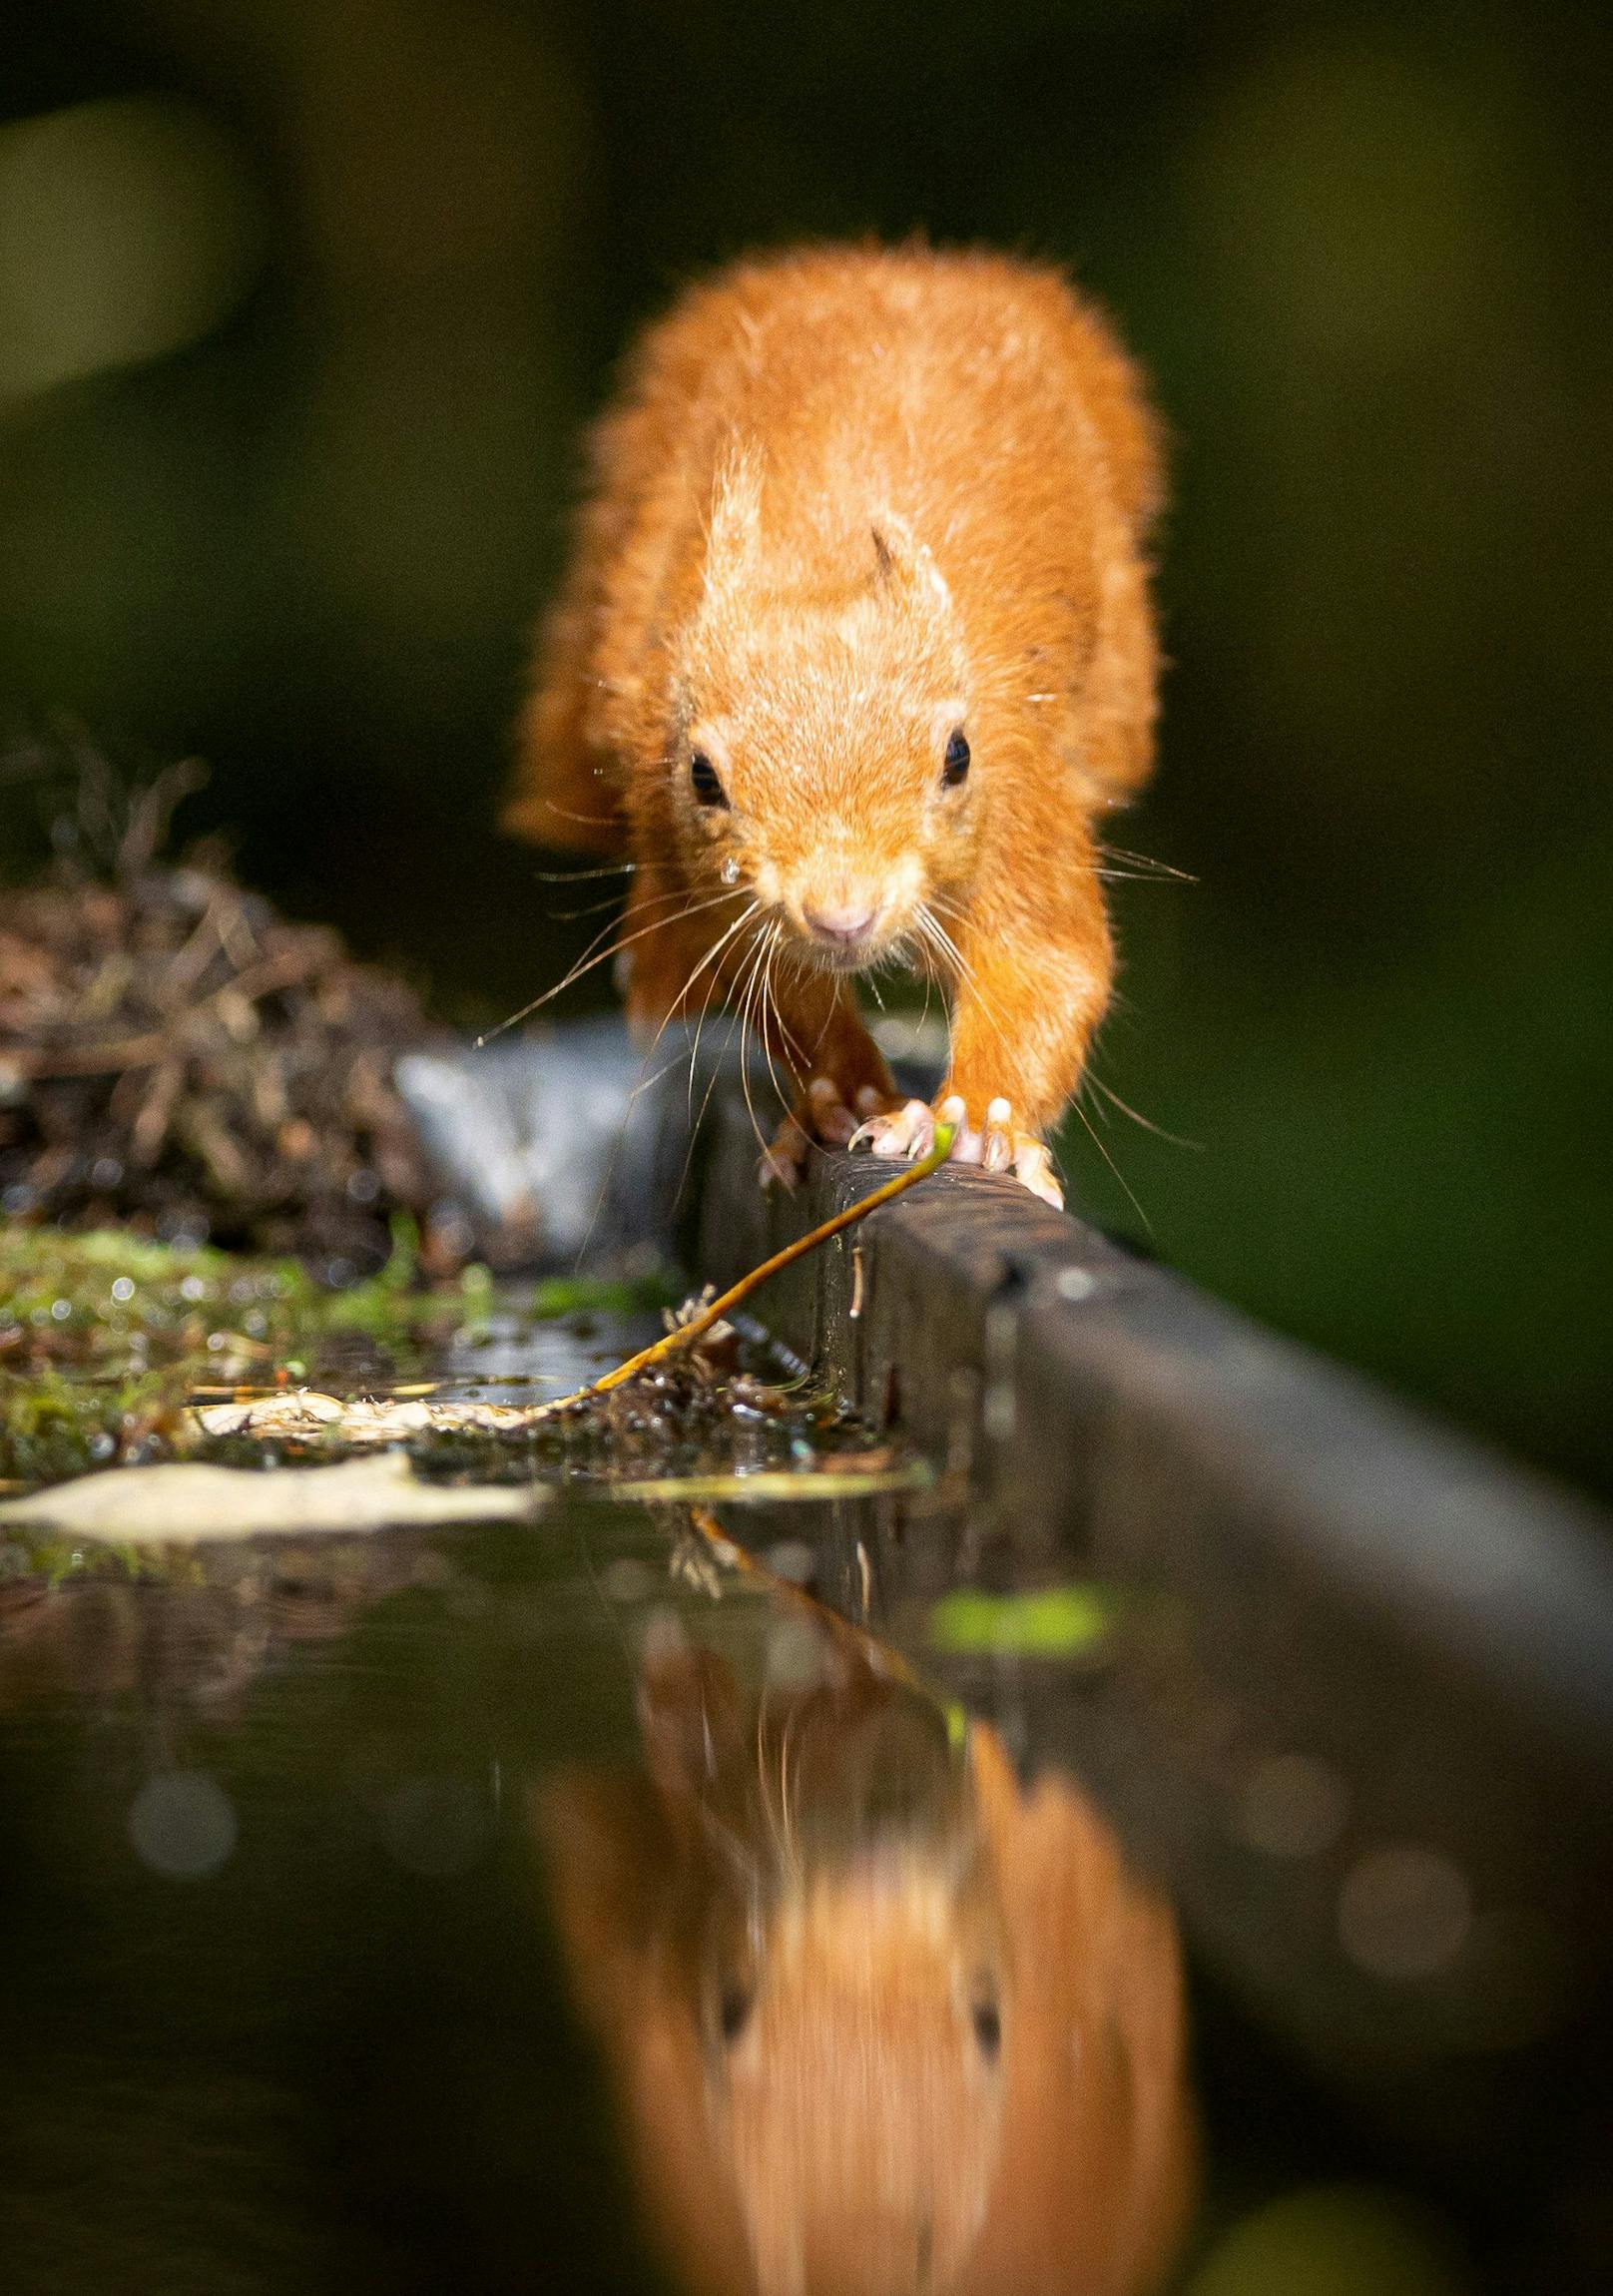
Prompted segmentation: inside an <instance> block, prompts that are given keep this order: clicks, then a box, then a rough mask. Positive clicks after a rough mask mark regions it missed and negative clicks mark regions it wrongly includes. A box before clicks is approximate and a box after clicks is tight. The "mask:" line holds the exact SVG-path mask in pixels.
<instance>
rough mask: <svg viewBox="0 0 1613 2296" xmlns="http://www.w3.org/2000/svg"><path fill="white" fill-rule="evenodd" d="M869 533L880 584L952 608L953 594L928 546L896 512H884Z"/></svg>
mask: <svg viewBox="0 0 1613 2296" xmlns="http://www.w3.org/2000/svg"><path fill="white" fill-rule="evenodd" d="M869 532H870V533H871V535H872V536H873V555H874V563H875V567H876V570H877V575H878V579H879V581H880V582H881V583H884V584H887V585H888V586H889V587H890V588H892V589H896V590H902V591H905V592H907V593H908V594H909V595H919V596H927V597H929V598H931V599H933V600H934V601H935V603H936V604H937V605H939V606H946V607H949V606H950V605H951V603H952V593H951V591H950V590H949V589H948V588H947V586H946V577H945V576H944V575H943V574H942V572H941V570H940V568H939V567H938V566H937V565H936V563H935V560H934V558H933V557H932V556H931V554H930V549H929V545H928V544H927V543H925V542H920V541H919V540H918V537H917V536H916V535H915V534H914V532H913V530H912V528H911V527H910V526H909V525H908V524H907V521H906V520H905V519H904V518H898V517H897V515H896V513H895V512H894V511H893V510H886V511H882V512H881V513H880V515H879V516H878V518H877V519H876V520H875V521H874V523H873V525H872V526H871V527H870V528H869Z"/></svg>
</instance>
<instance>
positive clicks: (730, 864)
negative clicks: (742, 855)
mask: <svg viewBox="0 0 1613 2296" xmlns="http://www.w3.org/2000/svg"><path fill="white" fill-rule="evenodd" d="M739 881H740V864H739V862H738V861H736V860H735V859H734V856H733V855H732V854H730V855H729V857H728V860H727V861H725V862H724V863H723V882H724V883H725V884H738V883H739Z"/></svg>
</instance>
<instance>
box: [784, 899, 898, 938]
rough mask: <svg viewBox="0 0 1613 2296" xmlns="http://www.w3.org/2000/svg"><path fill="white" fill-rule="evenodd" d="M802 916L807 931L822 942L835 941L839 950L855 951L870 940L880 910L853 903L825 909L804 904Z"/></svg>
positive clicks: (837, 903) (841, 902) (838, 903)
mask: <svg viewBox="0 0 1613 2296" xmlns="http://www.w3.org/2000/svg"><path fill="white" fill-rule="evenodd" d="M801 913H802V916H803V918H804V920H805V922H806V924H807V930H808V931H809V932H813V933H815V934H816V936H817V938H818V939H819V940H827V941H832V942H833V944H834V946H835V947H836V948H855V947H856V945H857V943H858V942H859V941H863V940H866V939H867V937H868V934H869V932H870V930H871V929H872V926H873V921H874V919H875V917H876V916H877V915H878V914H879V911H878V910H877V908H868V907H865V906H862V905H853V904H852V903H851V902H850V901H835V902H833V903H831V904H829V905H828V906H825V907H823V908H818V907H816V906H815V905H814V904H813V903H812V902H810V901H804V902H803V903H802V910H801Z"/></svg>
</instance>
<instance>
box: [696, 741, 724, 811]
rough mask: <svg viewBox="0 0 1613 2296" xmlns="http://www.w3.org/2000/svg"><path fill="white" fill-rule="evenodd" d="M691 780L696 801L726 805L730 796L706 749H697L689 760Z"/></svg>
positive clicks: (709, 804) (711, 804)
mask: <svg viewBox="0 0 1613 2296" xmlns="http://www.w3.org/2000/svg"><path fill="white" fill-rule="evenodd" d="M689 780H690V784H691V786H692V788H693V789H694V792H695V801H696V803H697V804H698V805H703V806H726V805H727V804H728V798H727V796H726V794H725V792H724V789H723V784H722V782H721V780H720V779H719V777H718V772H717V768H716V767H715V766H714V765H713V764H712V761H711V759H710V758H709V757H708V756H707V755H706V752H705V751H704V750H697V751H696V752H695V754H694V756H693V757H692V758H691V759H690V761H689Z"/></svg>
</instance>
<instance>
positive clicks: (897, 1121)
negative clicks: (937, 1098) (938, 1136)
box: [846, 1100, 956, 1159]
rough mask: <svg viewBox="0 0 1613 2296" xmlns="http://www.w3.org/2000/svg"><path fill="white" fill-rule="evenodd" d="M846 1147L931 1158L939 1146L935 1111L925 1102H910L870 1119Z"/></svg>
mask: <svg viewBox="0 0 1613 2296" xmlns="http://www.w3.org/2000/svg"><path fill="white" fill-rule="evenodd" d="M846 1145H847V1146H848V1147H851V1148H871V1149H872V1151H873V1153H874V1155H875V1156H906V1157H908V1158H909V1159H916V1158H918V1157H920V1156H927V1155H928V1154H929V1152H930V1150H931V1149H932V1148H933V1147H934V1145H935V1111H934V1109H932V1108H930V1107H928V1106H926V1104H925V1103H924V1102H923V1101H922V1100H908V1101H906V1102H904V1103H903V1105H902V1106H901V1107H900V1108H892V1109H891V1110H889V1111H888V1112H887V1113H886V1114H885V1115H882V1116H870V1117H869V1118H868V1120H867V1122H866V1123H865V1124H859V1125H858V1126H857V1128H856V1130H855V1131H854V1132H853V1133H852V1135H851V1137H850V1139H849V1141H848V1142H847V1143H846ZM953 1153H954V1154H956V1150H955V1149H954V1150H953Z"/></svg>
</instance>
